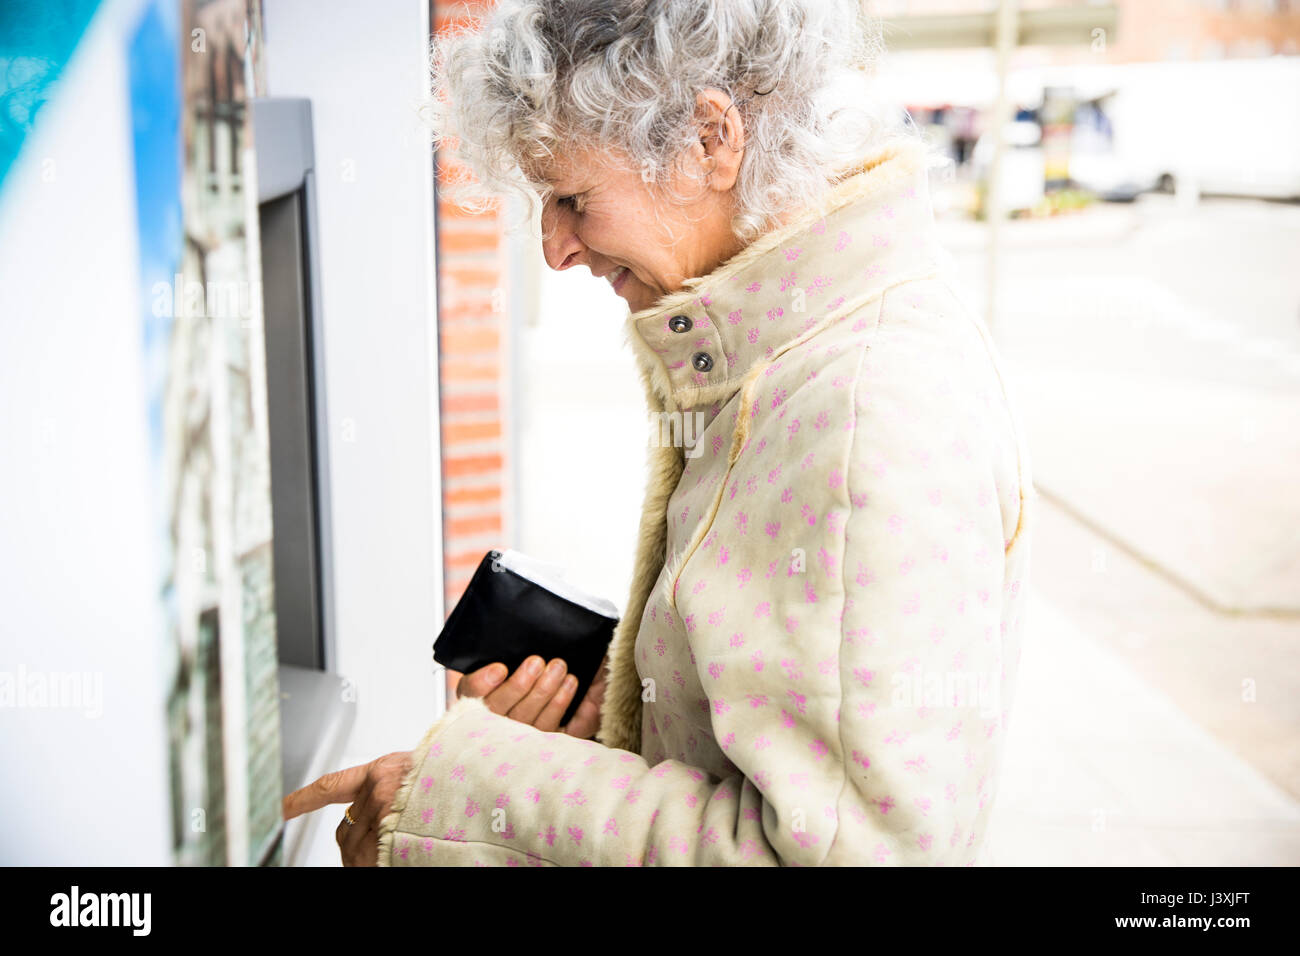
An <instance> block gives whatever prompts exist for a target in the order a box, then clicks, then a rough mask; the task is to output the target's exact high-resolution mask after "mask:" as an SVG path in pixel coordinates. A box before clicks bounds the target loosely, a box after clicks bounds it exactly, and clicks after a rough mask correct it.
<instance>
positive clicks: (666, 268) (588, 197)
mask: <svg viewBox="0 0 1300 956" xmlns="http://www.w3.org/2000/svg"><path fill="white" fill-rule="evenodd" d="M706 164H707V162H706ZM539 178H540V180H541V181H543V182H545V183H546V184H547V185H549V186H550V187H551V189H552V190H553V193H552V195H551V197H550V198H549V199H548V200H547V202H546V205H545V206H544V207H543V209H542V237H543V238H542V251H543V254H544V255H545V257H546V262H547V264H548V265H549V266H550V267H551V268H552V269H557V270H560V269H567V268H569V267H571V266H575V265H585V266H586V267H587V268H588V269H590V270H591V273H592V275H594V276H598V277H601V278H603V279H605V281H607V282H609V283H610V284H611V286H612V287H613V289H614V291H615V292H616V293H617V294H618V295H620V296H622V298H623V299H625V300H626V301H627V304H628V307H629V308H630V309H631V310H632V311H633V312H636V311H639V310H641V309H644V308H648V307H649V306H651V305H653V304H654V303H655V302H657V301H658V300H659V299H660V298H662V297H663V296H665V295H667V294H668V293H670V292H673V291H676V290H677V289H679V288H681V285H682V282H683V280H685V279H687V278H692V277H694V276H701V275H706V274H708V273H709V272H711V271H712V270H713V269H714V268H716V267H717V266H718V265H719V264H720V263H721V262H723V261H724V260H725V259H726V258H728V257H729V256H730V255H732V254H734V253H735V252H736V251H737V250H738V248H739V244H738V243H737V241H736V239H735V236H734V234H733V232H732V229H731V216H732V193H731V189H730V184H729V183H726V180H725V179H722V178H721V177H709V178H708V179H709V181H708V182H706V181H705V177H703V176H702V175H701V176H700V177H699V178H695V179H690V178H687V177H686V176H685V175H681V176H679V181H678V182H674V183H671V184H669V188H667V189H660V188H656V184H655V183H653V182H648V181H647V178H646V177H643V176H642V174H641V172H640V171H639V170H638V169H636V168H635V167H633V165H632V164H631V163H629V162H626V161H622V162H619V161H617V160H616V157H615V156H614V155H612V154H611V153H609V152H607V151H597V150H583V151H582V152H579V153H571V154H568V155H567V156H565V157H559V158H557V159H556V161H554V162H552V163H550V164H549V165H547V166H546V167H545V168H543V169H541V170H540V171H539ZM714 180H717V181H716V182H715V181H714ZM724 183H726V186H725V188H721V187H722V186H723V184H724ZM682 197H687V198H686V200H685V201H683V200H682Z"/></svg>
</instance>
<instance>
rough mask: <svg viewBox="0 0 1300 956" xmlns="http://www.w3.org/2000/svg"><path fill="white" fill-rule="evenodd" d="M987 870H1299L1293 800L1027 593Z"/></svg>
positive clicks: (1299, 835) (1299, 812) (1297, 813)
mask: <svg viewBox="0 0 1300 956" xmlns="http://www.w3.org/2000/svg"><path fill="white" fill-rule="evenodd" d="M1027 614H1028V618H1027V621H1026V627H1027V637H1026V646H1025V650H1024V654H1023V657H1022V659H1021V667H1020V674H1019V682H1018V685H1017V691H1016V700H1015V703H1014V710H1013V712H1012V716H1011V725H1010V728H1009V730H1008V734H1009V737H1008V742H1007V752H1006V757H1005V764H1004V770H1003V775H1002V784H1001V790H1000V792H999V794H998V797H997V803H996V805H995V807H994V812H993V822H992V824H991V826H990V829H989V835H988V845H987V857H988V863H989V864H991V865H995V866H1027V865H1063V866H1096V865H1113V866H1142V865H1155V866H1159V865H1172V866H1247V865H1249V866H1259V865H1272V866H1278V865H1291V866H1294V865H1297V864H1300V803H1298V802H1297V801H1296V800H1294V799H1292V798H1291V797H1290V796H1289V795H1288V794H1286V793H1285V792H1283V791H1282V790H1281V789H1280V788H1278V787H1277V786H1275V785H1274V784H1272V783H1271V782H1270V781H1268V780H1267V779H1265V778H1264V777H1263V776H1262V775H1261V774H1260V773H1259V772H1258V771H1256V770H1255V769H1254V768H1252V767H1251V766H1250V765H1248V764H1247V763H1245V762H1244V761H1243V760H1241V759H1240V758H1239V757H1237V756H1236V755H1235V754H1234V753H1232V752H1231V751H1230V750H1229V749H1227V748H1226V747H1224V746H1223V745H1222V744H1220V743H1219V742H1218V741H1217V740H1215V739H1214V738H1213V737H1212V736H1211V735H1210V734H1208V733H1207V732H1206V731H1204V730H1203V729H1201V727H1200V726H1199V725H1197V724H1196V723H1194V722H1193V721H1192V720H1190V719H1189V718H1188V717H1187V716H1186V715H1184V714H1183V713H1182V711H1180V710H1179V709H1178V708H1177V707H1176V706H1175V705H1174V704H1173V703H1172V702H1171V701H1170V700H1169V699H1168V698H1167V697H1165V696H1164V695H1163V694H1162V693H1160V692H1159V691H1157V690H1156V689H1155V688H1153V687H1151V686H1150V685H1149V684H1147V683H1145V682H1144V681H1143V680H1141V679H1140V678H1139V677H1138V676H1137V675H1136V674H1135V673H1134V672H1133V671H1132V670H1131V669H1130V668H1129V666H1128V665H1127V664H1126V663H1125V662H1124V661H1123V660H1122V659H1121V658H1120V657H1119V656H1117V655H1116V654H1115V653H1114V652H1112V651H1111V650H1109V649H1108V648H1106V647H1105V646H1103V645H1102V644H1100V643H1098V642H1096V641H1094V640H1093V639H1091V638H1090V637H1089V636H1088V635H1087V634H1085V633H1083V632H1081V631H1080V630H1079V629H1078V628H1077V627H1075V626H1074V625H1073V624H1072V623H1071V622H1070V621H1069V620H1068V619H1066V618H1065V617H1064V616H1063V615H1062V614H1061V613H1060V612H1058V611H1057V610H1056V609H1055V608H1054V607H1053V606H1052V605H1051V604H1049V603H1047V602H1046V601H1044V600H1043V599H1042V598H1041V597H1039V596H1038V595H1037V594H1031V596H1030V606H1029V610H1028V612H1027Z"/></svg>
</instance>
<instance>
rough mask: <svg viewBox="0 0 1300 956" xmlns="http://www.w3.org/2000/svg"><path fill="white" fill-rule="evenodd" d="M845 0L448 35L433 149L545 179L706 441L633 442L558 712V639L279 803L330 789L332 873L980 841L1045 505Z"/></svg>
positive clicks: (659, 403)
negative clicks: (414, 733) (605, 592)
mask: <svg viewBox="0 0 1300 956" xmlns="http://www.w3.org/2000/svg"><path fill="white" fill-rule="evenodd" d="M857 7H858V5H857V4H856V3H853V2H851V0H850V2H842V3H841V2H830V0H719V2H717V3H711V4H701V3H698V2H696V0H613V2H611V0H599V2H580V0H532V2H520V0H502V2H501V3H500V4H498V6H497V8H496V10H495V13H494V15H493V17H492V19H491V20H490V21H489V22H487V23H486V24H484V25H482V26H481V27H480V28H478V29H477V30H474V31H472V32H468V33H462V34H460V35H457V36H454V37H451V38H450V39H448V40H445V41H443V45H442V47H441V56H440V57H439V58H438V71H437V75H438V78H439V84H440V89H439V93H440V96H439V101H440V102H441V103H442V104H443V105H442V107H441V111H442V112H441V115H440V116H439V117H438V119H437V123H438V129H439V133H440V134H442V135H443V136H444V139H443V143H444V145H447V144H448V143H449V140H448V139H446V138H445V137H446V136H448V135H450V134H455V137H456V140H457V142H456V146H457V152H458V155H459V156H460V158H461V159H462V160H463V161H464V163H465V165H466V166H468V167H469V168H470V169H471V170H472V171H473V173H474V174H475V175H476V181H477V182H478V183H479V184H481V185H482V186H484V187H486V188H491V189H494V190H498V191H500V190H505V189H510V188H522V189H524V190H527V191H529V192H530V193H531V194H532V195H534V196H536V197H538V198H540V200H541V202H542V203H543V204H544V205H543V208H542V225H543V240H542V241H543V249H544V252H545V256H546V260H547V262H548V263H549V264H550V265H551V266H552V267H553V268H555V269H569V268H573V267H574V266H585V267H586V268H587V269H588V270H590V272H591V273H592V275H594V276H597V277H600V278H603V279H604V280H605V281H607V282H609V283H610V284H611V285H612V286H613V289H614V291H615V292H616V293H617V294H618V295H620V296H621V297H622V298H623V299H625V300H626V301H627V303H628V306H629V308H630V311H631V314H630V316H629V317H628V319H627V333H628V340H629V341H630V343H631V346H632V348H633V349H634V350H635V352H636V356H637V359H638V361H639V365H640V368H641V371H642V377H643V381H644V384H645V388H646V394H647V399H648V402H649V405H650V409H651V411H652V412H654V413H664V412H667V413H681V414H683V415H686V416H694V417H693V418H692V419H691V420H692V421H693V422H698V423H699V425H700V431H699V439H698V442H697V443H695V444H693V445H692V446H691V447H689V448H685V447H673V446H672V445H669V444H664V445H661V446H660V447H657V448H655V449H654V451H653V453H652V455H653V459H652V465H651V474H650V479H649V483H648V489H647V492H646V496H645V504H644V510H643V512H642V517H641V531H640V541H639V546H638V551H637V555H636V561H635V571H634V580H633V582H632V590H631V596H630V598H629V600H628V603H627V613H626V615H625V617H624V619H623V620H622V622H621V623H620V625H619V627H618V629H617V632H616V634H615V637H614V641H613V644H612V645H611V647H610V651H609V655H608V658H607V661H608V666H607V669H606V671H605V673H604V675H603V679H602V680H600V681H598V682H597V683H596V684H595V685H593V687H592V689H591V691H590V692H589V694H588V695H587V698H586V699H585V700H584V701H583V703H582V706H581V707H580V709H579V710H578V712H577V714H576V716H575V717H574V719H573V721H572V722H571V723H570V724H569V725H568V726H567V727H564V728H562V729H561V728H559V727H558V719H559V715H560V714H562V713H564V712H565V709H566V706H567V705H568V703H569V702H570V699H571V696H572V694H573V683H574V682H573V680H572V679H568V680H562V677H563V662H552V666H551V667H550V668H548V669H545V670H543V669H542V668H541V666H540V665H542V664H543V663H544V662H542V661H540V660H534V661H530V662H528V664H526V665H525V666H524V667H521V668H520V669H519V670H518V671H517V672H516V673H515V674H514V675H509V676H508V675H507V674H506V673H505V670H506V669H505V668H504V667H502V666H500V665H496V666H494V667H492V668H487V669H485V670H484V671H481V672H478V673H475V674H472V675H468V676H467V677H466V678H464V680H463V681H462V685H461V696H460V699H459V700H457V701H456V702H455V703H454V704H453V705H452V706H451V707H450V709H449V710H448V711H447V713H446V714H445V715H444V716H443V717H442V718H441V719H440V720H439V721H438V722H437V723H436V724H435V725H434V726H433V727H432V728H431V729H430V730H429V731H428V732H427V734H426V735H425V736H424V739H423V740H421V741H420V743H419V745H418V746H417V747H416V748H415V750H414V751H413V752H412V753H410V754H405V753H402V754H392V755H389V756H388V757H385V758H381V759H379V760H377V761H375V762H374V763H372V764H369V765H366V766H362V767H356V768H353V769H351V770H348V771H343V772H341V773H339V774H333V775H330V776H329V777H327V778H323V779H322V780H321V781H318V783H317V784H316V785H314V786H313V787H311V788H308V789H307V790H305V791H300V792H299V793H298V794H294V795H291V796H290V797H289V798H287V800H286V813H287V814H289V815H292V814H294V813H298V812H302V811H303V810H306V809H314V808H315V807H318V806H321V805H323V804H324V803H326V802H349V803H351V806H350V807H349V809H348V811H347V813H346V815H345V820H344V822H343V823H341V824H340V825H339V842H340V845H341V846H342V849H343V855H344V859H345V862H350V863H372V862H378V863H379V864H380V865H394V866H429V865H448V864H450V865H475V864H488V865H508V866H509V865H520V864H529V865H539V866H540V865H561V866H570V865H623V864H633V865H636V864H661V865H718V864H722V865H727V864H753V865H761V864H766V865H804V866H807V865H844V864H849V865H852V864H942V865H956V864H969V863H972V862H975V861H976V860H977V856H978V853H979V851H980V848H981V844H982V841H983V838H984V833H985V828H986V826H987V823H988V819H989V813H990V810H991V807H992V805H993V799H994V795H995V792H996V789H997V780H998V770H999V762H1000V755H1001V749H1002V742H1003V740H1004V737H1005V728H1006V724H1007V718H1008V713H1009V710H1010V707H1011V700H1012V690H1013V683H1014V675H1015V670H1016V665H1017V662H1018V659H1019V656H1020V638H1021V628H1022V623H1023V619H1024V607H1025V601H1026V590H1027V587H1026V585H1027V574H1028V569H1029V559H1030V535H1031V531H1032V527H1033V522H1034V515H1035V506H1034V497H1035V496H1034V490H1033V486H1032V481H1031V477H1030V462H1029V457H1028V454H1027V450H1026V447H1025V444H1024V441H1023V437H1022V432H1021V429H1020V426H1019V423H1018V419H1017V416H1016V414H1015V411H1014V408H1013V406H1012V404H1011V402H1010V401H1009V400H1008V395H1007V392H1006V390H1005V388H1004V382H1003V377H1002V372H1001V370H1000V367H999V362H998V358H997V354H996V351H995V349H994V347H993V344H992V342H991V341H990V339H989V336H988V333H987V330H986V328H985V326H984V325H983V323H982V321H981V320H980V318H979V317H978V316H976V315H975V314H973V313H972V312H971V310H970V309H969V308H967V306H966V305H965V304H964V303H963V302H962V300H961V298H959V296H958V295H957V294H955V293H954V290H953V288H952V285H951V283H950V280H949V278H948V273H947V268H946V266H945V256H944V254H943V253H942V251H941V250H940V249H939V248H938V247H937V246H936V243H935V236H934V229H933V217H932V213H931V209H930V205H929V198H928V189H927V165H928V164H927V153H926V150H925V148H924V147H923V146H922V145H921V144H920V143H919V142H918V141H917V140H916V139H915V138H914V137H912V136H909V135H905V134H903V133H901V132H897V131H892V130H891V129H890V128H889V127H887V126H886V125H883V124H881V123H879V122H875V121H873V119H872V117H871V116H870V114H865V115H864V114H862V113H861V111H855V110H853V109H847V108H845V99H846V98H845V96H844V94H843V91H844V90H852V89H856V88H860V87H854V86H853V85H852V84H853V83H854V82H858V83H861V82H862V81H863V80H864V78H865V74H864V72H863V71H862V70H861V69H860V67H861V66H862V65H863V63H864V51H865V52H866V53H869V52H870V49H871V44H870V43H869V42H868V39H867V38H868V35H869V34H868V32H867V31H866V28H865V25H864V24H863V22H861V20H860V17H859V13H858V10H857ZM837 104H838V105H837ZM530 664H531V665H536V666H534V667H531V668H530V666H529V665H530ZM590 738H594V739H590Z"/></svg>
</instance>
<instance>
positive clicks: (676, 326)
mask: <svg viewBox="0 0 1300 956" xmlns="http://www.w3.org/2000/svg"><path fill="white" fill-rule="evenodd" d="M694 324H695V323H694V322H692V321H691V317H690V316H689V315H674V316H673V317H672V318H671V319H669V320H668V328H670V329H672V330H673V331H674V332H679V333H680V332H689V331H690V330H691V326H693V325H694Z"/></svg>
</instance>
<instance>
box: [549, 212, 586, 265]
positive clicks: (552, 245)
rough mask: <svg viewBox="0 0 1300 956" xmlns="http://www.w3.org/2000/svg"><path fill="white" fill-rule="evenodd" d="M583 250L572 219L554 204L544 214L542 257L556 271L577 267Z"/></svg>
mask: <svg viewBox="0 0 1300 956" xmlns="http://www.w3.org/2000/svg"><path fill="white" fill-rule="evenodd" d="M582 250H583V245H582V240H581V239H579V238H578V234H577V232H576V231H575V230H574V228H573V223H572V222H571V221H570V218H569V217H568V216H567V215H565V212H564V210H563V209H559V208H557V207H556V206H555V205H554V204H553V203H551V204H548V205H547V208H546V209H545V210H543V212H542V255H543V256H544V257H545V258H546V264H547V265H548V266H550V267H551V268H552V269H555V270H556V271H562V270H564V269H567V268H569V267H570V266H574V265H577V264H578V262H579V259H580V256H581V253H582Z"/></svg>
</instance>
